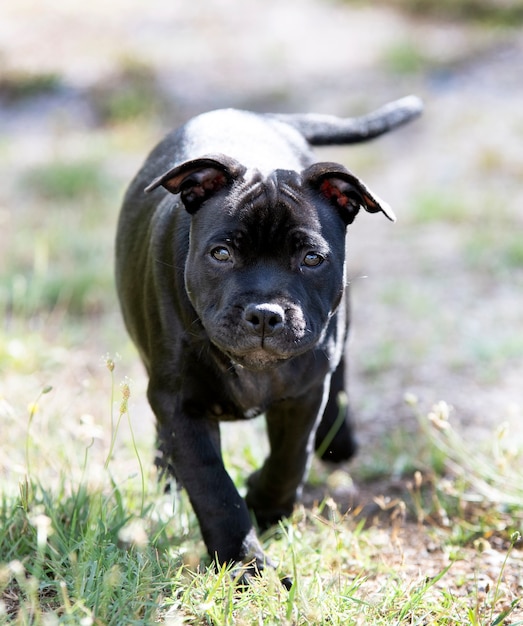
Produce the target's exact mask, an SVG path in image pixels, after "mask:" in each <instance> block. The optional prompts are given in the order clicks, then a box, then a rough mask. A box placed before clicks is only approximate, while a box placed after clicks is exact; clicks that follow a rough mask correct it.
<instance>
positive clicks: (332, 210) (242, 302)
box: [116, 96, 422, 587]
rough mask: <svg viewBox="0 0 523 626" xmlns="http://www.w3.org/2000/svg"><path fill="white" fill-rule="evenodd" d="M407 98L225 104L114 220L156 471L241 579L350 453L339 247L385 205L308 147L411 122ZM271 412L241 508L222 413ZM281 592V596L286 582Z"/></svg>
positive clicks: (148, 176) (164, 155)
mask: <svg viewBox="0 0 523 626" xmlns="http://www.w3.org/2000/svg"><path fill="white" fill-rule="evenodd" d="M421 108H422V106H421V103H420V101H419V100H418V98H416V97H414V96H409V97H407V98H403V99H401V100H398V101H396V102H393V103H391V104H388V105H386V106H385V107H383V108H381V109H379V110H377V111H375V112H374V113H371V114H369V115H366V116H363V117H361V118H349V119H340V118H336V117H331V116H326V115H314V114H311V115H268V114H267V115H258V114H255V113H249V112H246V111H239V110H218V111H212V112H209V113H205V114H203V115H200V116H198V117H196V118H194V119H192V120H190V121H189V122H188V123H187V124H185V125H184V126H182V127H181V128H179V129H178V130H176V131H174V132H172V133H171V134H169V135H168V136H167V137H166V138H165V139H164V140H163V141H162V142H161V143H160V144H159V145H158V146H157V147H156V148H154V150H153V151H152V152H151V154H150V155H149V157H148V158H147V160H146V161H145V163H144V165H143V167H142V168H141V169H140V171H139V172H138V174H137V175H136V177H135V178H134V180H133V181H132V183H131V185H130V187H129V189H128V191H127V193H126V196H125V200H124V203H123V207H122V211H121V214H120V219H119V224H118V233H117V240H116V282H117V289H118V294H119V298H120V302H121V308H122V311H123V316H124V320H125V324H126V326H127V329H128V331H129V333H130V335H131V337H132V339H133V340H134V342H135V343H136V345H137V347H138V350H139V351H140V355H141V357H142V359H143V362H144V364H145V367H146V369H147V373H148V375H149V386H148V399H149V402H150V404H151V407H152V409H153V411H154V413H155V415H156V418H157V434H158V447H159V457H158V463H159V465H160V466H161V467H162V468H164V469H166V470H168V471H169V472H171V473H172V474H173V475H174V477H175V478H176V480H177V481H178V482H179V483H180V484H181V485H182V486H183V487H184V488H185V489H186V490H187V493H188V495H189V499H190V501H191V504H192V506H193V507H194V510H195V513H196V515H197V517H198V520H199V524H200V528H201V532H202V535H203V539H204V541H205V544H206V546H207V549H208V551H209V554H210V556H211V557H212V558H213V559H215V560H216V562H217V563H218V564H223V563H228V564H235V565H237V566H239V567H240V568H241V571H242V572H243V573H242V577H243V578H242V580H244V581H247V580H248V579H249V577H250V576H252V575H253V574H258V573H259V572H261V571H262V570H263V568H264V567H266V566H267V565H271V563H270V561H269V559H268V558H267V557H266V556H265V555H264V553H263V551H262V548H261V546H260V543H259V541H258V539H257V537H256V532H255V530H254V527H253V516H254V518H255V520H256V523H257V525H258V527H259V528H261V529H264V528H267V527H268V526H269V525H271V524H275V523H276V522H277V521H278V520H280V519H281V518H282V517H285V516H289V515H290V514H291V513H292V510H293V506H294V504H295V502H296V499H297V498H298V497H299V494H300V489H301V487H302V484H303V481H304V479H305V476H306V473H307V468H308V465H309V461H310V458H311V454H312V452H313V450H314V448H316V449H318V448H319V447H321V449H322V457H323V458H324V459H327V460H331V461H336V462H339V461H344V460H347V459H349V458H350V457H351V456H352V455H353V454H354V452H355V449H356V445H355V442H354V437H353V432H352V428H351V424H350V420H349V416H348V415H343V414H342V415H341V420H340V419H339V418H340V411H342V410H344V409H342V408H340V405H339V403H338V396H339V394H340V392H342V391H343V390H344V388H345V371H344V369H345V367H344V348H345V343H346V338H347V332H348V324H349V315H348V307H347V295H348V294H347V278H346V261H345V237H346V231H347V227H348V226H349V225H350V224H351V223H352V221H353V220H354V218H355V217H356V215H357V214H358V212H359V211H360V210H361V209H364V210H365V211H368V212H370V213H382V214H384V215H385V216H386V217H387V218H389V219H390V220H394V219H395V218H394V214H393V213H392V210H391V209H390V208H389V206H388V205H387V204H386V203H385V202H384V201H383V200H381V199H380V198H379V197H378V196H377V195H376V194H375V193H373V192H372V191H371V190H370V189H369V188H368V187H367V186H366V185H365V184H364V183H363V182H362V181H361V180H360V179H359V178H357V177H356V176H355V175H354V174H353V173H352V172H350V171H349V170H348V169H346V168H345V167H344V166H343V165H340V164H338V163H330V162H318V161H317V159H316V157H315V155H314V154H313V152H312V150H311V146H312V145H328V144H348V143H355V142H361V141H366V140H368V139H371V138H373V137H376V136H378V135H381V134H382V133H385V132H387V131H389V130H391V129H393V128H395V127H397V126H399V125H401V124H404V123H406V122H408V121H409V120H411V119H413V118H414V117H416V116H417V115H419V113H420V112H421ZM262 413H263V414H265V418H266V422H267V431H268V438H269V443H270V453H269V455H268V458H267V459H266V461H265V463H264V464H263V466H262V467H261V468H260V469H259V470H258V471H257V472H255V473H254V474H253V475H251V476H250V478H249V479H248V490H247V495H246V497H245V499H243V498H242V497H241V496H240V495H239V493H238V491H237V489H236V487H235V486H234V484H233V482H232V480H231V478H230V477H229V475H228V474H227V471H226V470H225V468H224V465H223V461H222V457H221V451H220V431H219V422H220V420H245V419H251V418H253V417H256V416H257V415H260V414H262ZM282 582H283V584H284V585H285V586H287V587H289V586H290V584H291V581H290V580H289V579H288V578H284V579H283V581H282Z"/></svg>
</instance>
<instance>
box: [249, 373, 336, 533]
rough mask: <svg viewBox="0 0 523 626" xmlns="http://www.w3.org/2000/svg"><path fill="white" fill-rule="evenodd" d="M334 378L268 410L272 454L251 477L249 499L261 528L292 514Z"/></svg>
mask: <svg viewBox="0 0 523 626" xmlns="http://www.w3.org/2000/svg"><path fill="white" fill-rule="evenodd" d="M329 383H330V377H328V378H327V380H326V381H325V383H324V385H323V386H320V387H318V388H314V389H313V390H311V391H309V392H308V393H307V394H306V395H304V396H302V397H301V398H298V399H288V400H284V401H282V402H279V403H277V404H276V405H274V406H273V407H272V408H271V409H270V410H269V411H268V412H267V429H268V434H269V442H270V453H269V456H268V457H267V459H266V461H265V463H264V465H263V467H262V468H261V469H260V470H259V471H257V472H255V473H254V474H252V475H251V476H250V478H249V491H248V493H247V497H246V502H247V505H248V506H249V508H251V509H252V510H253V511H254V514H255V516H256V520H257V522H258V525H259V527H260V528H262V529H264V528H267V527H268V526H271V525H272V524H275V523H276V522H278V520H280V519H281V518H282V517H288V516H289V515H290V514H291V513H292V510H293V507H294V503H295V502H296V499H297V497H298V496H299V492H300V490H301V487H302V484H303V481H304V478H305V475H306V473H307V470H308V466H309V462H310V459H311V455H312V450H313V443H314V435H315V431H316V426H317V423H318V421H319V416H320V415H321V414H322V413H323V409H324V406H325V403H326V401H327V396H328V388H329Z"/></svg>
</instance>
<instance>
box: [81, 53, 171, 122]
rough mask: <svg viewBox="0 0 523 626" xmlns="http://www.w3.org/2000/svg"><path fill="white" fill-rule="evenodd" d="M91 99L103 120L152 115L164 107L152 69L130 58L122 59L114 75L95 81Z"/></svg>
mask: <svg viewBox="0 0 523 626" xmlns="http://www.w3.org/2000/svg"><path fill="white" fill-rule="evenodd" d="M91 99H92V103H93V107H94V109H95V111H96V112H97V114H98V116H99V117H100V119H101V121H102V122H103V123H106V124H118V123H125V122H129V121H132V120H136V119H139V118H146V117H154V116H156V115H158V114H159V113H161V112H162V110H163V109H164V107H165V102H164V98H163V96H162V94H161V91H160V89H159V86H158V82H157V79H156V75H155V72H154V70H153V69H152V68H151V67H149V66H148V65H146V64H144V63H143V62H142V61H140V60H138V59H133V58H126V59H124V60H123V61H122V62H121V67H120V70H119V72H118V73H117V74H116V75H114V76H112V77H111V78H109V79H108V80H107V81H106V82H104V83H102V84H99V85H97V87H96V88H95V89H93V91H92V93H91Z"/></svg>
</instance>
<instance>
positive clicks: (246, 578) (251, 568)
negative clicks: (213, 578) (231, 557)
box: [231, 529, 292, 590]
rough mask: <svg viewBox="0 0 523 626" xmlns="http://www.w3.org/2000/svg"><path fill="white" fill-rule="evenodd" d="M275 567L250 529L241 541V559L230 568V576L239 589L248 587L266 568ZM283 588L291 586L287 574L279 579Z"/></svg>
mask: <svg viewBox="0 0 523 626" xmlns="http://www.w3.org/2000/svg"><path fill="white" fill-rule="evenodd" d="M269 568H270V569H274V570H275V569H276V566H275V565H274V563H273V562H272V561H271V560H270V559H269V557H267V556H266V555H265V554H264V552H263V550H262V547H261V545H260V542H259V541H258V537H257V536H256V533H255V532H254V529H251V530H250V531H249V533H248V535H247V536H246V537H245V539H244V542H243V550H242V560H241V562H240V563H236V564H235V565H234V566H233V567H232V568H231V576H232V578H233V580H234V582H235V583H236V585H237V587H238V588H239V589H242V588H246V587H248V586H249V585H250V584H251V582H252V580H253V578H256V577H258V576H261V575H262V572H263V571H264V570H266V569H269ZM280 581H281V584H282V585H283V586H284V587H285V589H287V590H289V589H290V588H291V587H292V580H291V579H290V578H289V577H288V576H284V577H283V578H281V579H280Z"/></svg>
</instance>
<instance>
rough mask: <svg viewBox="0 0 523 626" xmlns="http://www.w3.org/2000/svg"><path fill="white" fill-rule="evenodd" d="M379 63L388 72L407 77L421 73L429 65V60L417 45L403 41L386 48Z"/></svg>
mask: <svg viewBox="0 0 523 626" xmlns="http://www.w3.org/2000/svg"><path fill="white" fill-rule="evenodd" d="M381 63H382V65H384V67H385V69H387V70H388V71H389V72H393V73H395V74H404V75H408V74H416V73H418V72H421V71H423V70H424V69H425V68H426V67H427V65H429V64H430V60H429V59H428V58H427V57H426V56H425V55H424V54H423V52H422V51H421V49H420V46H419V45H417V44H416V43H414V42H411V41H403V42H401V43H397V44H394V45H392V46H390V47H389V48H387V49H386V50H385V52H384V54H383V57H382V60H381Z"/></svg>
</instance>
